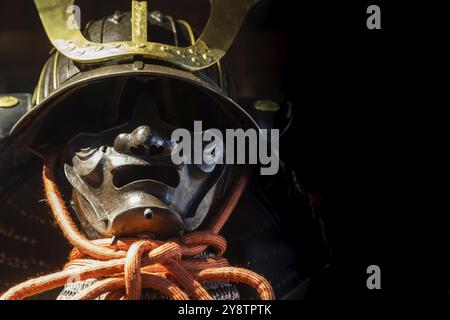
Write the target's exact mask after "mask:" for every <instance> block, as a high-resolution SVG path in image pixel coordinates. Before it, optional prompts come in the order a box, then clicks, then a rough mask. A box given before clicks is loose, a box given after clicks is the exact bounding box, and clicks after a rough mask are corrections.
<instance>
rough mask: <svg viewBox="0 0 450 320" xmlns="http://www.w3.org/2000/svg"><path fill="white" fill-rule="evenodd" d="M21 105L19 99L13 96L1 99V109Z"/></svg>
mask: <svg viewBox="0 0 450 320" xmlns="http://www.w3.org/2000/svg"><path fill="white" fill-rule="evenodd" d="M18 104H19V99H17V98H16V97H12V96H4V97H0V108H12V107H15V106H16V105H18Z"/></svg>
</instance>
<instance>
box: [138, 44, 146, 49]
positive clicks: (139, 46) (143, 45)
mask: <svg viewBox="0 0 450 320" xmlns="http://www.w3.org/2000/svg"><path fill="white" fill-rule="evenodd" d="M146 46H147V45H146V44H144V43H138V44H137V45H136V47H137V48H139V49H142V48H145V47H146Z"/></svg>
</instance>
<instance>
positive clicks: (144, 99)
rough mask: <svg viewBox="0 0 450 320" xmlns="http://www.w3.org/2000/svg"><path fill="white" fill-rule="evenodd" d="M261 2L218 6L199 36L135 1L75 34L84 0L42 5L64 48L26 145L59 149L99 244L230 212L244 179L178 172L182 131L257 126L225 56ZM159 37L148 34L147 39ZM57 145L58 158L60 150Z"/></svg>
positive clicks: (52, 34) (218, 170)
mask: <svg viewBox="0 0 450 320" xmlns="http://www.w3.org/2000/svg"><path fill="white" fill-rule="evenodd" d="M256 2H257V0H227V1H218V0H210V4H211V12H210V18H209V21H208V23H207V25H206V27H205V29H204V30H203V32H202V33H201V34H200V36H199V37H198V39H196V37H195V32H193V31H192V29H191V27H190V26H189V24H187V23H186V22H184V21H177V20H175V19H173V18H171V17H169V16H165V15H163V14H161V13H159V12H156V11H154V12H150V13H148V12H147V3H146V1H132V10H131V13H121V12H116V13H114V14H113V15H111V16H109V17H105V18H104V19H102V20H99V21H93V22H91V23H89V24H88V25H87V26H86V28H85V30H84V32H83V33H82V32H81V31H80V30H79V29H78V28H68V26H67V18H68V15H67V8H68V7H70V6H71V5H73V4H74V0H35V3H36V6H37V8H38V11H39V14H40V17H41V20H42V22H43V25H44V28H45V30H46V32H47V35H48V37H49V38H50V40H51V42H52V44H53V46H54V47H55V49H56V50H54V52H53V54H52V55H51V57H50V58H49V60H48V61H47V63H46V64H45V66H44V69H43V71H42V74H41V76H40V79H39V82H38V85H37V87H36V90H35V92H34V95H33V99H32V105H33V107H32V108H31V109H30V111H29V112H27V113H26V114H25V115H24V116H23V117H22V118H21V119H20V121H19V122H17V123H16V125H15V126H14V128H13V129H12V131H11V134H10V135H11V137H12V138H13V139H15V141H16V142H17V143H20V144H21V145H24V146H28V147H30V148H31V149H32V150H35V151H38V152H41V153H45V152H48V150H52V152H57V153H58V155H59V157H60V173H61V178H62V179H63V180H65V181H68V184H67V187H66V188H65V189H64V192H65V193H67V195H68V196H69V198H71V199H72V206H73V208H74V209H75V212H76V214H77V216H78V218H79V221H80V223H81V225H82V226H83V229H84V231H85V232H86V233H87V234H88V235H89V236H90V237H91V238H98V237H105V236H108V237H109V236H130V235H139V234H150V235H152V236H154V237H157V238H168V237H172V236H174V235H175V234H177V233H179V232H182V231H191V230H194V229H196V228H198V227H199V226H200V225H201V224H202V223H204V222H205V221H206V220H207V219H208V217H210V216H211V215H213V212H214V211H215V210H217V208H219V207H220V205H221V203H222V202H223V198H224V195H225V194H226V192H227V190H228V189H229V188H231V187H232V186H233V184H235V183H236V181H237V176H239V175H241V174H242V170H243V168H241V167H240V166H228V165H222V164H219V163H214V162H213V163H212V164H211V163H210V164H208V165H205V164H201V165H189V164H182V165H175V164H173V162H172V161H171V158H170V155H171V154H172V152H173V151H174V150H176V148H177V143H178V142H177V141H174V140H173V139H172V138H171V134H170V133H171V132H172V131H173V130H174V129H176V128H184V129H187V130H189V131H191V132H192V131H193V130H194V129H193V127H192V126H193V123H194V121H195V120H201V121H202V122H203V129H208V128H217V129H219V130H225V129H228V128H230V129H233V128H243V129H246V128H250V127H255V128H258V126H257V124H256V123H255V121H254V120H253V119H252V117H251V116H249V114H248V113H247V112H246V111H244V109H242V108H241V107H240V106H239V105H238V104H237V103H236V102H235V101H234V100H233V98H234V96H233V94H232V87H231V82H230V80H229V78H228V75H227V73H226V69H225V67H224V66H223V65H222V64H221V58H222V57H223V56H224V55H225V53H226V51H227V49H228V48H229V46H230V45H231V43H232V41H233V39H234V37H235V36H236V34H237V32H238V30H239V28H240V25H241V23H242V21H243V19H244V18H245V15H246V13H247V11H248V10H249V9H250V8H251V7H252V6H253V5H254V4H255V3H256ZM147 31H148V32H147ZM55 150H56V151H55Z"/></svg>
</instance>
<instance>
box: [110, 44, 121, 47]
mask: <svg viewBox="0 0 450 320" xmlns="http://www.w3.org/2000/svg"><path fill="white" fill-rule="evenodd" d="M112 46H113V47H114V48H120V46H121V44H120V43H114V44H113V45H112Z"/></svg>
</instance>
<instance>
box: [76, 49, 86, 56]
mask: <svg viewBox="0 0 450 320" xmlns="http://www.w3.org/2000/svg"><path fill="white" fill-rule="evenodd" d="M85 52H86V51H85V50H80V51H77V55H79V56H82V55H83V54H84V53H85Z"/></svg>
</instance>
